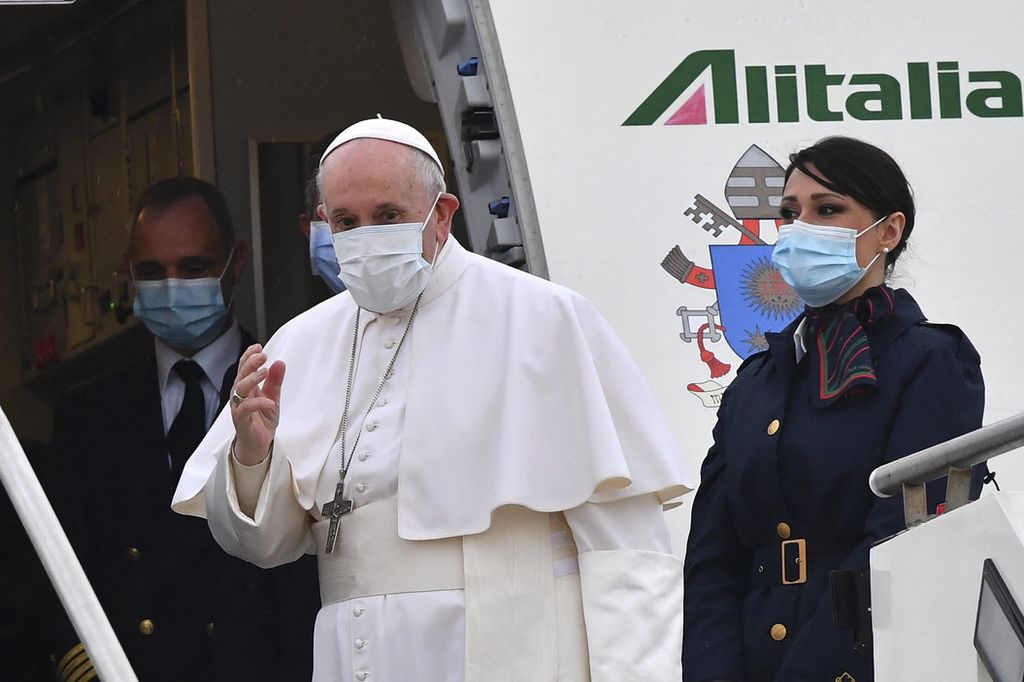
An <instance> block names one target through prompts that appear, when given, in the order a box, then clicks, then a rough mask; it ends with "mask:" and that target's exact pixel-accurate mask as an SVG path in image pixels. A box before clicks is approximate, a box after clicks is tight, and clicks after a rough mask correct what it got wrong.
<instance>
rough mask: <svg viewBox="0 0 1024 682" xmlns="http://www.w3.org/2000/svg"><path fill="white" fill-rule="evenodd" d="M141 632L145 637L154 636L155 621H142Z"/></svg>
mask: <svg viewBox="0 0 1024 682" xmlns="http://www.w3.org/2000/svg"><path fill="white" fill-rule="evenodd" d="M139 632H141V633H142V634H144V635H151V634H153V621H151V620H150V619H149V618H144V619H143V620H142V621H140V622H139Z"/></svg>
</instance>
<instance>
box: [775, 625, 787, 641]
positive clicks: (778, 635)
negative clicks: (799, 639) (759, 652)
mask: <svg viewBox="0 0 1024 682" xmlns="http://www.w3.org/2000/svg"><path fill="white" fill-rule="evenodd" d="M772 639H774V640H775V641H776V642H781V641H782V640H784V639H786V626H785V625H783V624H782V623H776V624H775V625H773V626H772Z"/></svg>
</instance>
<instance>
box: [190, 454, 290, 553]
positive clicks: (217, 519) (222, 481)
mask: <svg viewBox="0 0 1024 682" xmlns="http://www.w3.org/2000/svg"><path fill="white" fill-rule="evenodd" d="M216 456H217V465H216V470H215V471H214V474H213V476H210V479H209V480H208V481H207V483H206V486H205V487H204V489H203V494H204V496H205V498H206V516H207V520H208V521H209V524H210V532H211V533H212V534H213V537H214V539H215V540H216V541H217V543H218V544H219V545H220V546H221V547H223V548H224V551H226V552H227V553H229V554H233V555H234V556H237V557H240V558H242V559H245V560H246V561H249V562H251V563H254V564H256V565H257V566H260V567H262V568H272V567H274V566H280V565H282V564H287V563H290V562H292V561H295V560H296V559H298V558H299V557H300V556H302V555H303V554H304V553H305V552H306V550H307V549H308V548H310V544H309V543H310V531H309V523H310V516H309V512H307V511H306V510H305V509H303V508H302V507H301V506H300V505H299V503H298V500H297V499H296V496H295V491H294V485H292V476H291V471H290V467H289V464H288V459H287V458H286V457H274V456H273V455H271V456H270V457H268V458H267V460H264V463H262V464H261V465H256V466H255V467H243V466H242V465H240V464H235V463H234V462H233V461H232V460H233V457H232V456H231V452H230V442H228V443H225V444H224V446H223V447H222V448H221V450H220V451H219V452H217V453H216ZM261 466H263V467H265V471H264V472H263V473H262V474H261V473H260V467H261ZM236 475H239V480H238V481H236V478H235V477H236ZM260 478H262V482H260V480H259V479H260ZM257 486H258V487H257ZM256 490H258V495H254V494H253V493H254V492H255V491H256ZM240 494H241V498H242V499H241V500H240V499H239V498H240ZM254 497H255V503H254V502H253V498H254ZM247 512H251V513H247Z"/></svg>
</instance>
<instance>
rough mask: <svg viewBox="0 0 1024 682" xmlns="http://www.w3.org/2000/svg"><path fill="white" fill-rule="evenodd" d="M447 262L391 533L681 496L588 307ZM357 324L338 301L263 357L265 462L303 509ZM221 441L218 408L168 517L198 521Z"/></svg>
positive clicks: (415, 353) (521, 277) (420, 328)
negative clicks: (280, 463) (277, 381)
mask: <svg viewBox="0 0 1024 682" xmlns="http://www.w3.org/2000/svg"><path fill="white" fill-rule="evenodd" d="M444 251H445V252H446V253H444V254H443V255H444V259H443V261H442V262H441V264H440V265H439V267H438V268H437V269H436V270H435V272H434V274H433V275H432V278H431V281H430V284H429V285H428V287H427V289H426V291H425V292H424V297H423V300H422V301H421V304H420V310H419V312H418V314H417V317H416V320H415V322H414V323H413V326H412V328H411V329H410V331H409V338H408V339H407V340H406V347H405V349H403V351H402V352H403V353H409V354H410V356H411V357H410V360H409V372H410V374H409V378H408V400H407V408H406V415H405V422H404V429H403V434H402V452H401V460H400V465H399V488H398V532H399V535H400V536H401V537H402V538H405V539H407V540H430V539H439V538H446V537H455V536H461V535H469V534H474V533H480V532H482V531H485V530H487V529H488V527H489V526H490V524H491V515H492V513H493V512H494V511H495V510H497V509H499V508H500V507H503V506H505V505H520V506H523V507H527V508H529V509H532V510H534V511H540V512H553V511H562V510H566V509H572V508H574V507H577V506H579V505H581V504H583V503H584V502H587V501H592V502H608V501H611V500H615V499H619V498H625V497H631V496H634V495H641V494H646V493H654V494H656V495H657V496H658V498H659V499H660V500H661V502H662V503H663V504H665V503H669V502H670V501H671V500H673V499H674V498H676V497H678V496H680V495H682V494H684V493H685V492H687V490H688V489H689V488H688V486H689V484H690V481H689V478H688V476H687V474H686V471H685V469H684V466H683V463H682V460H681V458H680V456H679V454H678V452H677V449H676V446H675V444H674V441H673V438H672V436H671V434H670V433H669V430H668V428H667V426H666V424H665V422H664V419H663V417H662V415H661V411H660V409H659V408H658V406H657V404H656V403H655V401H654V398H653V396H652V395H651V393H650V391H649V389H648V388H647V386H646V384H645V383H644V381H643V379H642V377H641V375H640V372H639V370H638V368H637V367H636V365H635V364H634V362H633V361H632V359H631V358H630V357H629V355H628V354H627V352H626V350H625V348H624V347H623V346H622V344H621V342H620V341H619V340H618V339H617V338H616V336H615V334H614V333H613V332H612V330H611V328H610V327H609V326H608V324H607V323H606V322H605V321H604V320H603V319H602V318H601V316H600V315H599V314H598V313H597V311H596V310H595V309H594V308H593V306H592V305H591V304H590V303H589V302H588V301H587V300H586V299H584V298H583V297H582V296H580V295H579V294H577V293H575V292H573V291H571V290H569V289H566V288H564V287H561V286H558V285H556V284H552V283H550V282H548V281H546V280H543V279H540V278H537V277H534V276H532V275H528V274H525V273H522V272H519V271H518V270H515V269H513V268H510V267H507V266H505V265H502V264H500V263H496V262H494V261H491V260H488V259H486V258H483V257H480V256H477V255H476V254H473V253H470V252H467V251H466V250H465V249H463V248H462V247H461V246H460V245H459V244H458V243H457V242H456V241H455V239H454V238H451V237H449V239H448V244H446V248H445V249H444ZM355 314H356V305H355V302H354V301H353V300H352V297H351V295H350V294H349V293H348V292H343V293H341V294H339V295H337V296H333V297H332V298H330V299H329V300H327V301H325V302H323V303H321V304H320V305H318V306H316V307H315V308H313V309H311V310H309V311H307V312H305V313H303V314H302V315H299V316H298V317H296V318H295V319H293V320H291V321H290V322H288V323H287V324H286V325H284V326H283V327H282V328H281V329H280V330H279V331H278V332H277V333H276V334H275V335H274V336H273V338H271V339H270V341H269V342H268V343H267V345H266V353H267V355H268V356H269V358H270V360H271V361H273V360H278V359H280V360H284V361H285V363H286V365H287V371H286V375H285V380H284V385H283V387H282V394H281V420H280V424H279V426H278V429H277V433H276V437H275V442H274V457H275V458H279V457H285V458H287V461H288V464H289V467H290V471H291V475H292V482H293V488H294V492H295V496H296V498H297V500H298V502H299V504H300V505H301V506H302V507H303V508H305V509H308V510H313V509H314V508H315V505H316V502H315V494H316V489H317V481H318V478H319V476H320V475H321V472H323V475H325V476H332V477H334V476H337V471H336V469H337V466H336V463H335V462H331V463H329V465H328V466H325V464H328V463H326V461H325V460H326V458H327V455H328V453H329V452H330V450H331V447H332V445H333V444H334V442H335V440H336V438H337V434H338V428H339V425H340V422H341V412H342V408H343V405H344V399H345V385H346V381H347V378H348V370H349V360H350V354H351V345H350V343H351V341H350V340H351V338H352V332H353V325H354V323H355ZM364 314H365V313H364ZM364 409H365V406H357V407H356V408H355V409H353V411H352V412H353V415H356V416H357V417H356V418H361V416H362V412H363V410H364ZM233 437H234V426H233V424H232V422H231V416H230V413H229V411H228V410H224V411H223V412H222V413H221V414H220V416H219V417H218V418H217V420H216V422H215V423H214V425H213V427H212V428H211V429H210V431H209V433H208V434H207V436H206V438H205V439H204V440H203V442H202V443H201V444H200V446H199V448H198V449H197V450H196V452H195V453H194V454H193V455H192V457H191V459H190V460H189V461H188V464H187V465H186V467H185V470H184V473H183V474H182V477H181V481H180V483H179V484H178V488H177V491H176V492H175V495H174V500H173V503H172V506H173V508H174V509H175V510H176V511H178V512H181V513H184V514H191V515H195V516H206V505H205V500H204V496H203V487H204V486H205V485H206V483H207V481H208V479H209V478H210V477H211V475H213V472H214V469H215V467H216V465H217V453H222V452H224V450H225V446H226V445H227V443H228V442H230V440H231V439H232V438H233ZM316 516H317V517H318V516H319V515H318V514H317V515H316Z"/></svg>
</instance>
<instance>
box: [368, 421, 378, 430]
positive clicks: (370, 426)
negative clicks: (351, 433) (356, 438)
mask: <svg viewBox="0 0 1024 682" xmlns="http://www.w3.org/2000/svg"><path fill="white" fill-rule="evenodd" d="M366 430H367V431H376V430H377V422H369V423H368V424H367V425H366Z"/></svg>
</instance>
